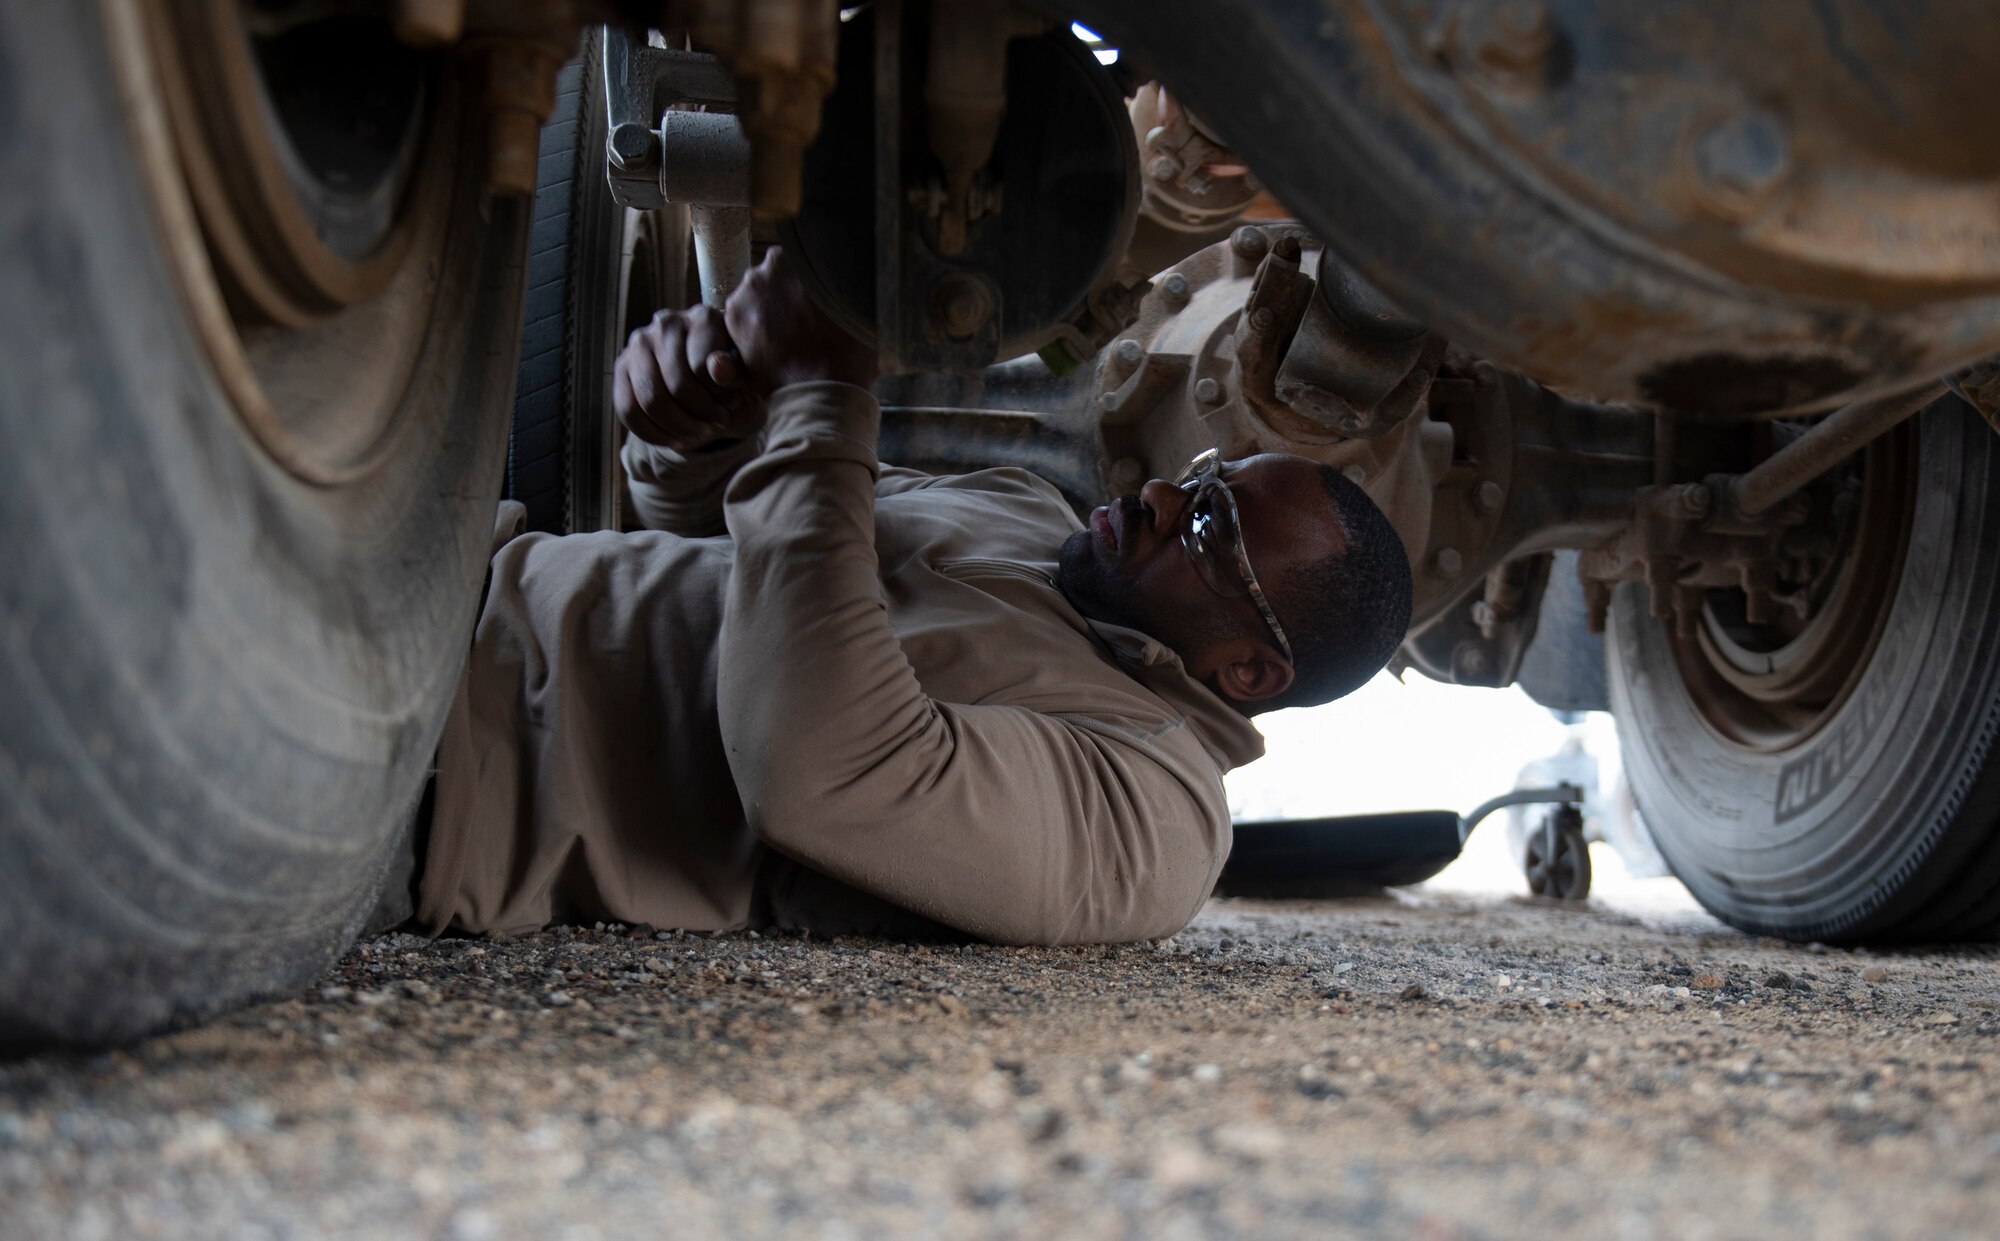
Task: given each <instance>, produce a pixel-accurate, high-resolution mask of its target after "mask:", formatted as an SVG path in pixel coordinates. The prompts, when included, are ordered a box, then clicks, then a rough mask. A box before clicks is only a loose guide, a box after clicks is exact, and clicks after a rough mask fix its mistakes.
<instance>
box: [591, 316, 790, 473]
mask: <svg viewBox="0 0 2000 1241" xmlns="http://www.w3.org/2000/svg"><path fill="white" fill-rule="evenodd" d="M747 380H748V376H747V374H746V372H745V370H744V366H743V360H742V358H741V357H740V356H739V355H738V354H737V352H736V346H735V345H734V344H733V343H731V341H730V339H729V330H728V328H726V327H725V326H724V325H723V321H722V314H721V312H719V311H716V310H712V309H710V308H709V307H707V306H696V307H693V308H692V309H689V310H662V311H660V312H659V313H657V314H655V315H654V316H653V321H652V322H651V323H648V324H647V325H646V326H645V327H642V328H640V329H638V330H637V331H635V332H633V333H632V335H631V338H630V339H629V340H627V341H626V342H625V351H624V352H623V353H621V354H619V355H618V364H617V366H616V368H614V371H613V375H612V403H613V405H614V406H615V408H616V409H617V412H618V420H619V421H620V422H622V423H624V424H625V429H626V430H628V431H630V432H631V433H632V434H634V435H636V436H638V437H639V438H640V439H642V440H644V441H646V442H647V443H648V444H659V445H663V446H665V447H667V448H671V449H673V450H674V451H675V452H678V453H683V454H685V453H690V452H694V451H696V450H698V449H701V448H706V447H708V446H709V445H711V444H717V443H723V442H726V441H732V440H740V439H743V438H744V437H746V436H750V435H755V434H756V433H757V432H758V431H759V430H760V429H762V427H763V425H764V401H763V398H762V397H761V396H759V395H758V394H756V393H755V392H753V391H751V389H750V386H749V384H748V382H747Z"/></svg>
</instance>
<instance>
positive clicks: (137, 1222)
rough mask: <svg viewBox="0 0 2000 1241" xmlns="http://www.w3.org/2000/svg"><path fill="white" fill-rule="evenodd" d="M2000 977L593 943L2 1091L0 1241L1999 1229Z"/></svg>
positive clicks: (548, 938) (1504, 939) (1578, 942)
mask: <svg viewBox="0 0 2000 1241" xmlns="http://www.w3.org/2000/svg"><path fill="white" fill-rule="evenodd" d="M1996 1010H2000V971H1996V966H1995V960H1994V957H1993V955H1992V954H1991V953H1990V952H1988V951H1985V950H1978V949H1973V950H1947V951H1927V952H1913V953H1908V954H1883V955H1875V954H1859V953H1849V952H1845V951H1827V950H1824V949H1821V950H1817V951H1815V950H1811V949H1807V948H1802V947H1797V946H1791V945H1784V944H1779V943H1776V942H1772V941H1765V940H1756V939H1750V938H1746V937H1744V936H1741V935H1737V934H1734V933H1731V932H1728V931H1726V930H1724V929H1723V928H1721V927H1720V926H1719V925H1718V924H1716V923H1713V922H1711V921H1708V920H1707V919H1705V918H1701V917H1687V916H1681V917H1678V918H1668V919H1664V920H1662V919H1651V920H1642V919H1639V918H1635V917H1632V916H1629V915H1623V914H1619V913H1616V912H1612V911H1608V910H1606V909H1604V908H1602V907H1597V908H1589V909H1561V908H1554V907H1550V906H1537V905H1532V904H1528V903H1526V902H1523V901H1515V900H1509V899H1505V898H1486V897H1449V896H1438V895H1423V894H1419V895H1417V896H1414V897H1392V898H1383V899H1374V900H1362V901H1352V902H1341V903H1335V904H1323V905H1296V904H1294V905H1278V904H1261V903H1255V902H1245V901H1218V902H1215V903H1213V904H1211V906H1210V907H1209V908H1208V910H1207V911H1206V912H1205V913H1204V914H1203V915H1202V917H1201V918H1200V920H1199V921H1198V922H1196V924H1195V925H1194V926H1193V927H1191V928H1189V929H1188V930H1187V931H1184V932H1183V933H1182V934H1180V935H1178V936H1175V937H1174V938H1173V939H1172V940H1169V941H1167V942H1165V943H1161V944H1158V945H1138V946H1130V947H1121V948H1090V949H1082V950H1040V949H1038V950H1013V949H1001V948H990V947H983V946H958V945H910V944H895V943H880V942H872V941H857V940H846V941H843V940H832V941H828V940H825V939H805V938H797V937H777V938H772V937H761V938H760V937H756V936H751V935H731V936H726V937H722V938H715V939H711V938H705V937H692V936H665V937H661V936H657V935H655V934H654V933H651V932H649V931H646V930H644V929H641V930H637V931H627V930H623V929H620V928H610V929H607V930H604V931H593V930H588V929H579V930H574V931H572V930H563V931H558V932H551V933H545V934H542V935H538V936H535V937H532V938H529V939H524V940H518V941H513V942H508V943H498V942H478V941H471V940H457V941H451V940H447V941H443V942H439V943H434V944H433V943H427V942H425V941H423V940H420V939H414V938H410V937H404V936H390V937H387V938H384V939H379V940H375V941H372V942H370V943H367V944H364V945H363V946H361V947H360V948H358V949H357V950H356V951H355V952H353V953H352V954H350V955H349V956H348V957H347V959H346V960H344V961H343V962H342V963H341V964H340V966H339V967H338V968H337V969H336V970H335V971H334V972H333V973H332V974H330V975H329V976H328V977H327V978H326V979H325V980H323V982H322V983H321V984H320V985H319V986H318V987H316V988H314V989H313V991H312V992H311V993H310V994H308V995H306V996H304V997H302V998H299V999H295V1000H287V1001H283V1002H279V1003H273V1004H268V1005H264V1006H262V1007H259V1008H256V1009H253V1010H251V1011H249V1012H246V1013H243V1014H241V1015H239V1016H237V1017H235V1018H233V1019H230V1020H227V1021H224V1022H221V1023H218V1024H216V1025H214V1026H211V1027H209V1028H206V1029H201V1030H194V1031H189V1032H186V1033H182V1034H179V1035H175V1036H172V1037H167V1038H161V1039H157V1040H154V1041H152V1042H150V1043H147V1044H145V1045H143V1046H141V1047H138V1048H136V1049H133V1050H131V1051H127V1052H116V1053H112V1054H108V1055H98V1056H91V1057H77V1056H43V1057H39V1058H35V1059H31V1060H26V1061H17V1062H15V1063H12V1064H0V1221H4V1224H0V1233H4V1234H5V1235H6V1236H7V1237H8V1238H13V1239H21V1238H39V1237H63V1238H77V1239H81V1241H88V1239H90V1238H97V1237H107V1238H108V1237H152V1236H190V1237H192V1236H199V1237H217V1238H231V1237H287V1236H340V1237H350V1236H352V1237H364V1236H365V1237H378V1236H418V1237H430V1236H436V1237H443V1238H452V1239H462V1241H479V1239H484V1238H504V1237H538V1238H539V1237H549V1238H577V1239H581V1238H594V1237H604V1238H610V1237H622V1236H640V1235H647V1236H660V1235H664V1236H675V1237H723V1236H729V1237H746V1236H786V1237H824V1238H850V1237H851V1238H864V1237H875V1236H882V1235H891V1234H893V1235H899V1236H922V1237H973V1236H1024V1235H1025V1236H1040V1237H1044V1238H1055V1237H1133V1238H1141V1237H1143V1238H1174V1237H1200V1236H1244V1237H1272V1236H1312V1237H1324V1236H1337V1235H1380V1236H1393V1237H1416V1238H1447V1237H1483V1236H1523V1237H1526V1236H1532V1237H1572V1236H1573V1237H1592V1238H1599V1237H1611V1238H1645V1237H1757V1238H1770V1237H1811V1238H1841V1237H1926V1238H1931V1237H1946V1236H1975V1235H1977V1236H1991V1235H1992V1230H1993V1227H1994V1225H1993V1221H1994V1220H1995V1219H1996V1218H2000V1182H1996V1176H1995V1173H1996V1169H2000V1106H1996V1102H2000V1100H1997V1099H1996V1096H1997V1095H2000V1067H1997V1064H1996V1054H1995V1053H1996V1047H1995V1034H1996V1032H1997V1031H2000V1018H1997V1017H1996V1015H1995V1013H1996Z"/></svg>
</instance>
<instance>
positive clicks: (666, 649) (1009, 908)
mask: <svg viewBox="0 0 2000 1241" xmlns="http://www.w3.org/2000/svg"><path fill="white" fill-rule="evenodd" d="M873 379H874V359H873V354H872V352H871V351H870V350H868V349H866V348H864V347H862V346H860V345H859V344H857V343H856V342H855V341H853V340H852V339H851V338H849V337H847V336H845V335H844V334H843V333H842V332H841V331H840V329H839V328H838V327H836V326H835V325H834V324H833V323H832V322H831V321H830V320H829V319H827V318H826V317H825V316H824V315H823V314H822V313H821V312H820V311H819V310H818V309H817V308H816V307H815V306H814V305H813V304H812V302H811V301H810V300H809V299H808V298H807V296H806V294H805V292H804V290H803V289H802V288H801V286H800V284H799V282H798V280H797V279H796V278H795V277H794V276H792V275H791V274H790V273H789V272H788V271H787V270H786V269H785V267H784V266H783V264H782V261H781V260H780V259H778V258H777V257H776V256H775V254H774V255H773V257H771V258H767V259H766V261H765V262H764V263H763V264H762V265H761V266H760V267H758V268H757V269H755V270H754V271H752V272H751V274H750V276H749V277H748V278H747V279H746V280H745V281H744V283H743V285H742V287H740V288H739V289H737V290H736V292H735V293H734V294H733V295H732V296H731V297H730V299H729V302H728V306H727V309H726V311H725V312H724V314H722V315H720V316H718V315H716V314H714V313H712V312H709V311H707V310H705V309H697V310H693V311H687V312H663V313H662V314H660V315H659V316H657V317H656V318H655V319H654V321H653V323H652V324H651V325H650V326H649V327H647V328H645V329H643V330H641V331H640V332H637V333H634V335H633V338H632V341H631V342H630V344H629V345H628V347H627V349H626V351H625V353H624V354H623V356H622V357H621V358H620V360H619V365H618V376H617V398H616V399H617V408H618V414H619V416H620V418H622V419H623V420H624V422H625V425H626V427H627V428H628V429H629V431H630V432H631V438H630V439H629V440H628V443H627V446H626V452H625V463H626V467H627V470H628V472H629V474H630V476H631V483H632V497H633V500H634V503H635V506H636V508H637V510H638V512H639V513H640V515H641V516H642V517H643V518H644V520H645V522H646V524H647V525H648V526H650V527H654V529H650V530H646V531H640V532H631V533H602V534H585V535H574V536H570V537H567V538H557V537H552V536H549V535H542V534H534V535H526V536H522V537H519V538H514V539H513V540H512V541H510V542H508V543H506V544H505V545H504V546H503V547H501V548H500V550H499V551H498V553H497V554H496V555H494V557H493V560H492V575H491V584H490V586H489V588H488V591H487V596H486V602H485V605H484V609H483V612H482V614H481V616H480V619H479V625H478V630H477V633H476V637H475V640H474V644H473V649H472V655H471V661H470V664H469V666H468V667H467V668H466V671H465V674H464V677H463V679H462V680H461V682H460V684H459V688H458V693H457V697H456V700H455V701H454V704H453V707H452V711H451V716H450V719H449V722H448V724H447V726H446V729H445V735H444V741H443V744H442V747H441V749H440V752H439V759H438V772H437V783H436V787H435V803H434V808H433V810H432V812H431V814H430V815H429V824H428V831H427V833H426V832H424V831H422V830H419V831H418V832H417V833H415V835H416V836H417V837H418V838H419V839H422V838H424V837H426V836H427V840H426V841H425V842H424V843H422V844H421V845H420V846H419V849H420V854H421V855H420V857H419V859H418V861H419V863H420V864H419V865H418V867H417V875H416V879H415V887H414V895H415V906H416V909H415V912H416V920H417V924H418V925H419V926H421V927H422V928H424V929H427V930H430V931H433V932H436V931H443V930H447V929H458V930H462V931H468V932H475V933H494V934H516V933H521V932H526V931H531V930H534V929H536V928H539V927H541V926H543V925H545V924H547V923H549V922H551V921H564V920H596V919H615V920H619V921H624V922H630V923H650V924H652V925H654V926H656V927H660V928H669V927H671V928H683V929H688V930H719V929H729V928H738V927H746V926H749V927H756V926H773V925H775V926H783V927H809V928H812V929H815V930H821V931H827V932H841V931H849V932H852V931H869V932H875V933H902V932H919V931H925V930H928V931H933V932H934V931H936V930H937V929H938V928H937V924H943V926H945V927H949V928H955V929H956V930H958V931H960V932H964V933H969V934H971V935H974V936H978V937H981V938H984V939H988V940H994V941H1000V942H1006V943H1042V944H1054V943H1078V942H1092V941H1119V940H1135V939H1143V938H1150V937H1155V936H1162V935H1168V934H1171V933H1173V932H1175V931H1177V930H1179V929H1180V928H1181V927H1182V926H1184V925H1186V924H1187V922H1188V921H1189V919H1191V918H1192V917H1193V916H1194V914H1195V911H1196V910H1197V909H1198V908H1199V907H1200V906H1201V904H1202V902H1203V901H1204V900H1205V899H1206V898H1207V896H1208V893H1209V890H1210V888H1211V887H1212V886H1213V885H1214V883H1215V879H1216V875H1217V873H1218V872H1219V871H1220V870H1221V867H1222V862H1223V859H1224V858H1225V857H1226V856H1227V854H1228V852H1229V844H1230V826H1229V811H1228V806H1227V803H1226V801H1225V799H1224V796H1223V787H1222V777H1223V773H1224V772H1226V771H1228V770H1229V769H1230V768H1231V767H1233V766H1236V765H1238V764H1241V763H1245V762H1248V761H1250V760H1251V759H1254V758H1256V757H1257V756H1258V755H1259V754H1260V753H1261V752H1262V749H1263V741H1262V738H1261V737H1260V736H1259V735H1258V733H1257V731H1256V729H1255V728H1254V727H1252V725H1251V723H1250V720H1249V717H1250V716H1251V715H1253V714H1255V713H1257V712H1260V711H1266V710H1271V709H1274V708H1277V707H1289V706H1302V705H1307V704H1312V703H1320V702H1325V701H1328V700H1330V699H1333V698H1337V697H1339V696H1340V695H1342V694H1345V693H1347V692H1348V691H1349V690H1352V689H1354V688H1355V687H1356V686H1358V685H1360V684H1361V683H1362V682H1364V681H1365V680H1367V679H1368V678H1369V677H1370V676H1371V675H1373V674H1374V673H1375V672H1376V671H1377V670H1378V669H1380V668H1381V667H1382V666H1383V664H1384V663H1385V662H1387V660H1388V658H1389V656H1390V655H1391V653H1393V652H1394V650H1395V648H1396V646H1397V644H1398V643H1399V642H1400V641H1401V640H1402V637H1403V632H1404V629H1405V627H1406V625H1407V624H1408V620H1409V614H1410V573H1409V564H1408V560H1407V558H1406V557H1405V554H1404V552H1403V548H1402V544H1401V543H1400V541H1399V540H1398V539H1397V537H1396V534H1395V532H1394V530H1393V529H1391V527H1390V525H1389V523H1388V521H1387V520H1386V519H1385V518H1384V517H1383V516H1382V514H1381V512H1380V511H1379V510H1378V509H1376V507H1375V506H1374V504H1372V503H1371V502H1370V501H1369V499H1368V498H1367V496H1366V495H1365V494H1363V493H1362V491H1361V490H1360V488H1358V487H1356V486H1355V485H1354V484H1353V483H1352V482H1350V481H1349V480H1348V479H1346V478H1345V477H1343V476H1342V475H1341V474H1340V473H1339V472H1338V471H1336V470H1333V469H1331V468H1329V467H1326V466H1322V465H1318V464H1316V463H1314V462H1311V461H1308V460H1305V459H1303V458H1300V457H1294V456H1286V455H1280V454H1266V455H1262V456H1255V457H1249V458H1246V459H1244V460H1241V461H1220V460H1217V459H1216V458H1215V456H1214V454H1204V456H1203V457H1201V458H1197V459H1196V461H1195V462H1194V463H1193V465H1192V466H1191V468H1190V470H1189V471H1188V472H1187V474H1186V477H1185V478H1184V479H1183V480H1182V481H1179V482H1169V481H1165V480H1161V479H1154V480H1152V481H1151V482H1148V483H1147V484H1146V485H1145V486H1144V487H1142V488H1141V489H1140V491H1139V493H1138V494H1137V495H1130V496H1123V497H1120V498H1119V499H1117V500H1115V501H1113V502H1112V503H1110V504H1107V505H1105V506H1103V507H1101V508H1099V509H1097V510H1095V511H1094V512H1092V513H1091V514H1090V516H1089V520H1088V521H1087V522H1085V523H1082V525H1081V528H1079V523H1078V521H1077V519H1076V517H1075V515H1074V514H1073V513H1072V512H1071V510H1070V508H1069V507H1068V505H1067V504H1065V502H1064V501H1063V499H1062V497H1061V495H1060V494H1059V493H1058V492H1057V491H1056V489H1055V488H1054V487H1052V486H1050V485H1049V484H1048V483H1046V482H1044V481H1043V480H1041V479H1039V478H1037V477H1035V476H1034V475H1032V474H1029V473H1027V472H1025V471H1022V470H1018V469H994V470H982V471H979V472H977V473H973V474H966V475H961V476H958V477H931V476H927V475H922V474H917V473H913V472H911V471H907V470H899V469H895V468H893V467H886V466H883V465H882V464H880V463H879V462H878V461H877V460H876V457H875V436H876V425H877V421H878V418H879V410H878V409H877V407H876V404H875V401H874V398H873V397H871V396H870V395H869V392H868V387H869V384H870V383H871V382H872V381H873ZM1253 566H1254V568H1253ZM421 827H422V825H420V829H421Z"/></svg>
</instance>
